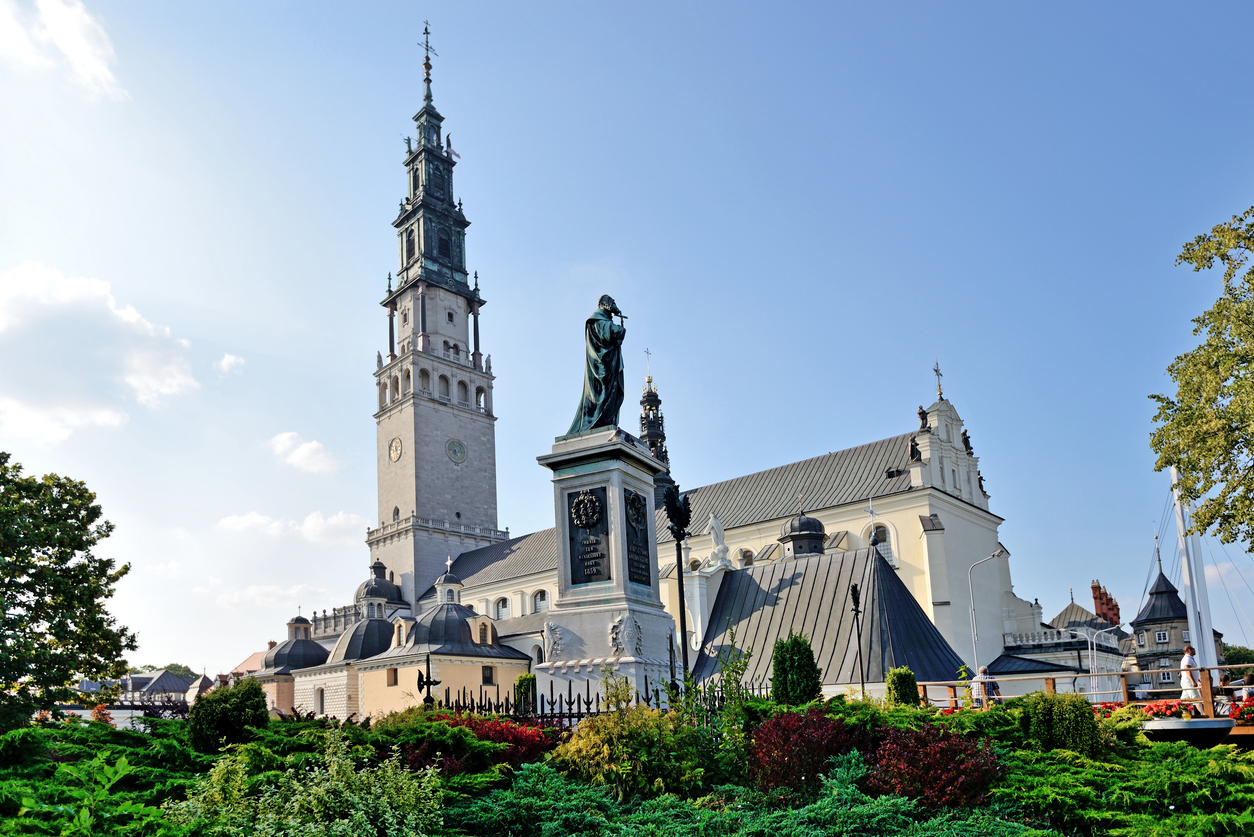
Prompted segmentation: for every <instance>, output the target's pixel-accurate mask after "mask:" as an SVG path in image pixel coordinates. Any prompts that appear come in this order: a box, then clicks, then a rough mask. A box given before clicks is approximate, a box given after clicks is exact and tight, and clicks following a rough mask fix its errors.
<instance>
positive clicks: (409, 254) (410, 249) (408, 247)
mask: <svg viewBox="0 0 1254 837" xmlns="http://www.w3.org/2000/svg"><path fill="white" fill-rule="evenodd" d="M413 257H414V228H413V227H410V228H409V229H408V230H406V231H405V261H409V260H410V259H412V258H413Z"/></svg>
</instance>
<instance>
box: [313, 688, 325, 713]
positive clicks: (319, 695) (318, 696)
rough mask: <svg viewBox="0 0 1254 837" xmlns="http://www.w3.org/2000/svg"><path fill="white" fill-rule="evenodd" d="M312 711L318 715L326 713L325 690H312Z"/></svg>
mask: <svg viewBox="0 0 1254 837" xmlns="http://www.w3.org/2000/svg"><path fill="white" fill-rule="evenodd" d="M314 711H315V712H317V713H318V714H319V715H325V714H326V711H327V707H326V691H325V690H323V689H318V690H317V691H316V692H314Z"/></svg>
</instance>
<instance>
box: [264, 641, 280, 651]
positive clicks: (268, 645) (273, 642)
mask: <svg viewBox="0 0 1254 837" xmlns="http://www.w3.org/2000/svg"><path fill="white" fill-rule="evenodd" d="M276 645H278V643H277V642H275V641H274V640H270V641H269V642H267V643H266V650H267V651H269V650H270V649H271V648H273V647H274V646H276Z"/></svg>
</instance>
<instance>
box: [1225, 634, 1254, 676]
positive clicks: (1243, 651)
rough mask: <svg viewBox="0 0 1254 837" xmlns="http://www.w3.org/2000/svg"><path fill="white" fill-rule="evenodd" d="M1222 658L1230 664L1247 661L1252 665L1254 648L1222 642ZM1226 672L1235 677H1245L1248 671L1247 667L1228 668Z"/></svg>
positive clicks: (1243, 663) (1236, 664)
mask: <svg viewBox="0 0 1254 837" xmlns="http://www.w3.org/2000/svg"><path fill="white" fill-rule="evenodd" d="M1224 659H1225V660H1227V661H1228V665H1230V666H1239V665H1245V664H1246V663H1249V664H1251V665H1254V648H1246V647H1245V646H1244V645H1229V644H1228V643H1226V642H1225V643H1224ZM1228 673H1229V674H1230V675H1232V677H1233V678H1234V679H1235V678H1237V677H1245V676H1246V675H1247V674H1249V673H1250V669H1248V668H1233V669H1229V670H1228Z"/></svg>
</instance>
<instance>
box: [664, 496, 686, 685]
mask: <svg viewBox="0 0 1254 837" xmlns="http://www.w3.org/2000/svg"><path fill="white" fill-rule="evenodd" d="M663 501H664V502H665V504H666V517H667V519H668V520H670V525H669V526H667V527H666V528H668V529H670V530H671V534H672V535H674V536H675V575H676V578H677V579H678V585H679V646H680V649H679V650H680V651H681V652H682V654H683V663H684V680H685V682H686V681H687V679H688V620H687V618H686V611H687V609H688V602H687V600H686V599H684V538H686V537H688V524H689V523H690V522H691V521H692V505H691V503H690V502H689V500H688V497H687V496H684V497H683V498H680V496H679V486H678V485H677V484H672V485H668V486H666V493H665V494H664V495H663Z"/></svg>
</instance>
